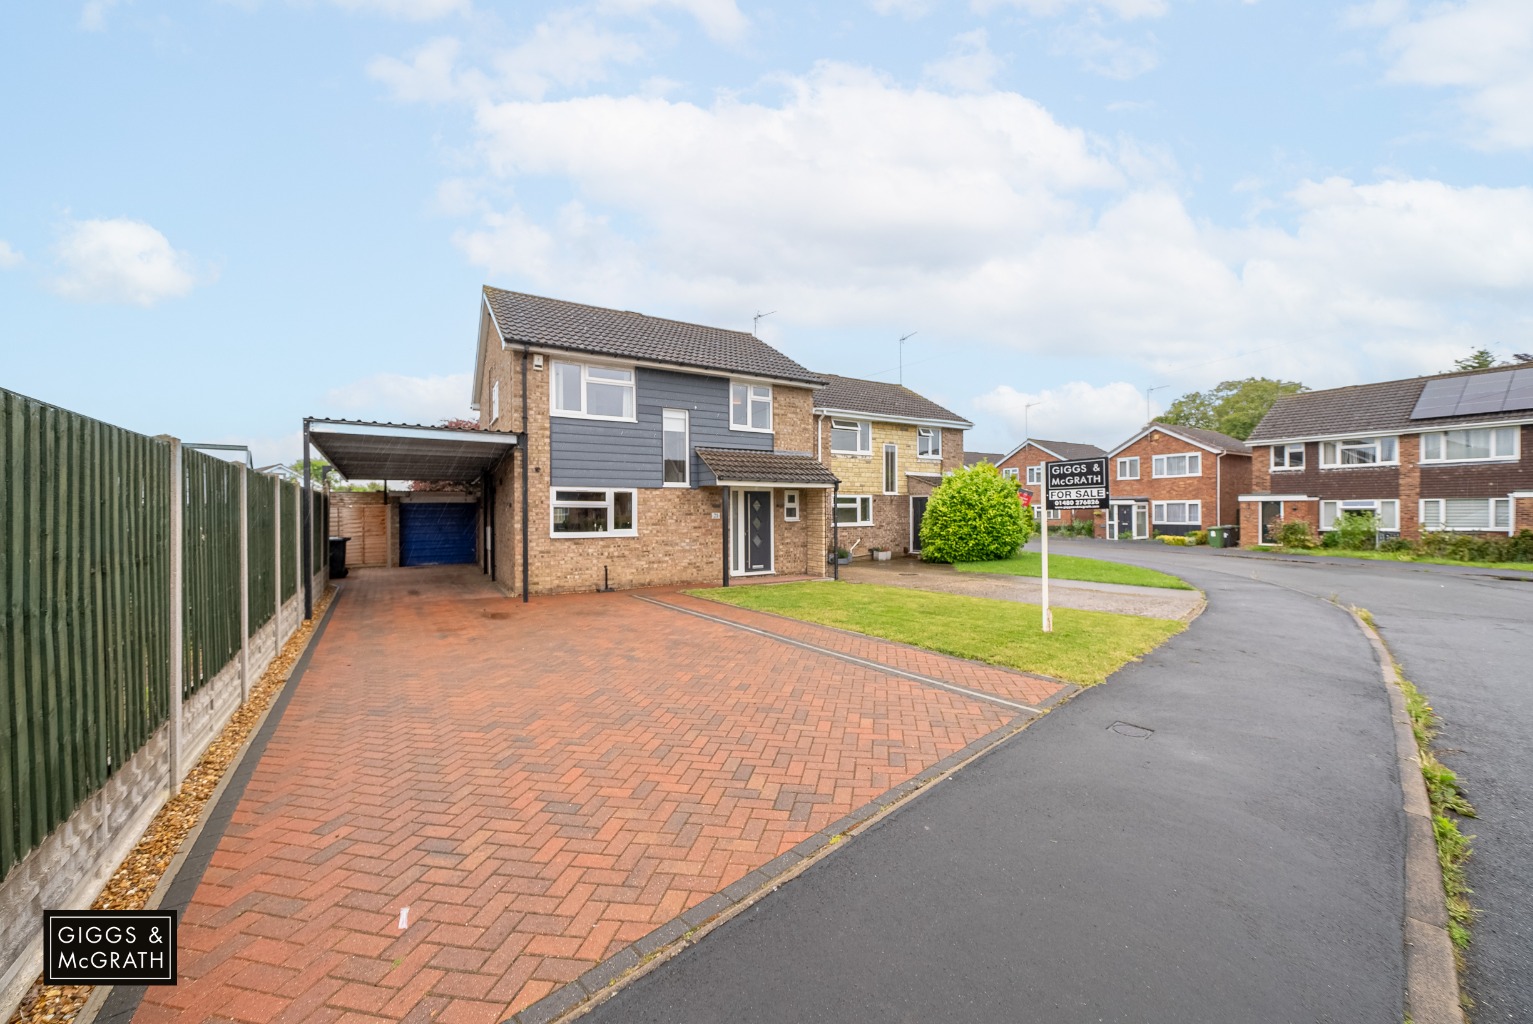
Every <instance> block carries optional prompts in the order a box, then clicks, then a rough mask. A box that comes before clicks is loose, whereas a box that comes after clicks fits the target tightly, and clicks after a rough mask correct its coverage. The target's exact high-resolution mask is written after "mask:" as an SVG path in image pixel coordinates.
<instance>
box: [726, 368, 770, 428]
mask: <svg viewBox="0 0 1533 1024" xmlns="http://www.w3.org/2000/svg"><path fill="white" fill-rule="evenodd" d="M729 429H730V430H754V431H756V432H757V433H761V434H770V433H771V432H772V389H771V387H769V386H768V385H766V384H741V383H738V382H735V381H731V382H730V384H729Z"/></svg>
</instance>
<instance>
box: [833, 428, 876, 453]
mask: <svg viewBox="0 0 1533 1024" xmlns="http://www.w3.org/2000/svg"><path fill="white" fill-rule="evenodd" d="M830 451H831V454H833V455H872V454H873V424H871V423H868V422H867V421H865V420H831V421H830Z"/></svg>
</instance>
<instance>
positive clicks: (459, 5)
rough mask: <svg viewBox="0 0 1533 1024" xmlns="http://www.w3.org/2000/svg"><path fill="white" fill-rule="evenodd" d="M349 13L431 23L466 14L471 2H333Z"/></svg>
mask: <svg viewBox="0 0 1533 1024" xmlns="http://www.w3.org/2000/svg"><path fill="white" fill-rule="evenodd" d="M331 3H333V4H335V5H336V6H337V7H340V8H342V9H344V10H347V11H354V12H358V13H363V14H381V15H384V16H385V17H389V18H400V19H403V20H405V21H431V20H434V19H436V18H443V17H446V16H447V15H449V14H466V13H468V11H469V10H470V8H471V4H470V2H469V0H331Z"/></svg>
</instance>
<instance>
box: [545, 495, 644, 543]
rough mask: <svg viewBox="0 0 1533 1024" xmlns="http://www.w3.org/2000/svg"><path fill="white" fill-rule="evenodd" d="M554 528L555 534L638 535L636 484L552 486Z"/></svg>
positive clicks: (585, 535)
mask: <svg viewBox="0 0 1533 1024" xmlns="http://www.w3.org/2000/svg"><path fill="white" fill-rule="evenodd" d="M549 490H550V492H551V497H552V500H551V501H550V503H549V504H550V512H549V515H550V519H551V522H550V526H549V529H550V532H551V533H552V535H553V536H555V537H563V538H576V537H637V536H638V535H639V531H638V529H637V527H636V522H637V519H636V516H635V506H636V504H637V498H638V492H636V491H634V490H633V489H632V488H609V489H605V490H604V489H601V488H589V487H552V488H549Z"/></svg>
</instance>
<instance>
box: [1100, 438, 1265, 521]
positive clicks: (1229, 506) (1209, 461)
mask: <svg viewBox="0 0 1533 1024" xmlns="http://www.w3.org/2000/svg"><path fill="white" fill-rule="evenodd" d="M1184 452H1197V453H1199V454H1200V455H1201V456H1202V459H1201V465H1200V468H1201V471H1202V472H1201V473H1200V474H1199V475H1198V476H1189V477H1156V476H1154V465H1155V462H1154V460H1155V456H1157V455H1180V454H1182V453H1184ZM1135 456H1138V458H1139V479H1138V480H1119V479H1118V460H1119V459H1123V458H1133V457H1135ZM1107 472H1108V482H1109V484H1110V486H1111V490H1112V496H1113V497H1114V498H1137V499H1141V500H1146V501H1150V502H1157V501H1197V502H1201V503H1202V505H1201V517H1202V522H1201V523H1200V524H1199V527H1198V528H1199V529H1205V530H1206V529H1207V528H1208V527H1210V526H1219V525H1229V524H1232V523H1234V522H1236V521H1237V517H1238V516H1239V514H1240V510H1239V500H1238V498H1239V495H1241V494H1244V493H1246V492H1248V491H1249V490H1250V487H1251V457H1250V456H1249V455H1225V456H1224V457H1223V459H1222V460H1221V459H1220V458H1219V457H1218V456H1217V455H1216V453H1214V452H1210V451H1206V450H1204V449H1202V448H1199V447H1197V446H1196V445H1193V444H1190V443H1188V442H1187V441H1184V440H1182V439H1181V438H1179V437H1176V436H1174V435H1171V434H1166V433H1163V432H1161V431H1159V430H1155V431H1151V432H1150V433H1149V434H1146V435H1145V436H1144V437H1142V438H1140V439H1139V440H1138V441H1135V442H1134V443H1133V444H1131V445H1129V446H1128V447H1127V448H1125V449H1123V450H1122V451H1120V452H1117V453H1116V454H1114V455H1113V457H1112V458H1111V459H1109V460H1108V464H1107ZM1152 512H1153V508H1152ZM1095 519H1096V524H1097V527H1096V528H1097V536H1099V537H1101V536H1106V523H1107V520H1106V516H1105V515H1100V514H1099V515H1097V516H1096V517H1095ZM1221 520H1222V522H1221ZM1156 529H1158V527H1157V526H1156V525H1155V524H1154V523H1151V530H1152V532H1153V531H1155V530H1156Z"/></svg>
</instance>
